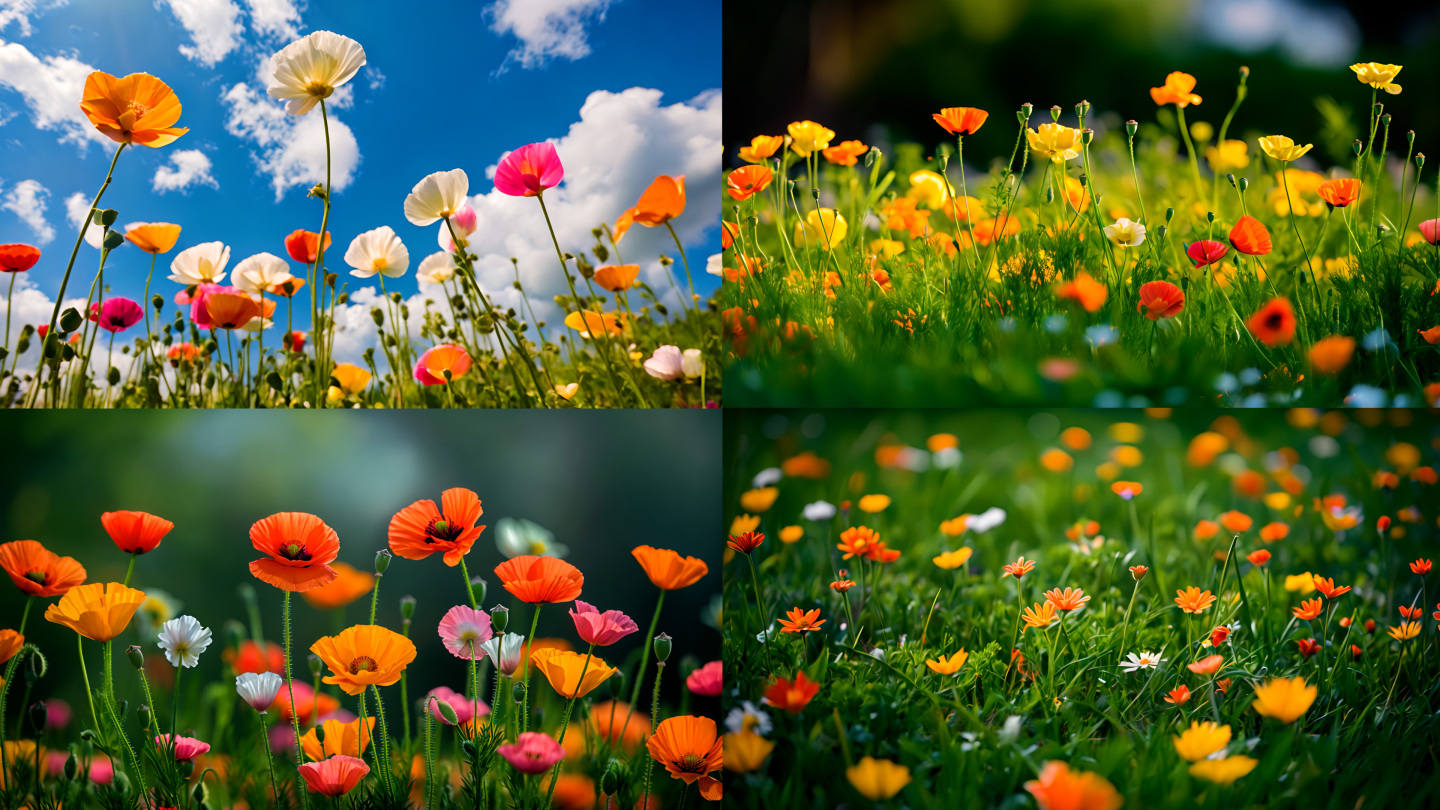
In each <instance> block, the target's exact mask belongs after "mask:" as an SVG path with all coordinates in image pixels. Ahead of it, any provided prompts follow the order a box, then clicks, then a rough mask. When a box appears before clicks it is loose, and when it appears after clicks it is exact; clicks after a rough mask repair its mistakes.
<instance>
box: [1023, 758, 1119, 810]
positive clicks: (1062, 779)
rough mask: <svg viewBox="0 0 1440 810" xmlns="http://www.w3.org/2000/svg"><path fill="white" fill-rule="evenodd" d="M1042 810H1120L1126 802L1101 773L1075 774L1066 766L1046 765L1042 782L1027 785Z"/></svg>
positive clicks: (1062, 764) (1042, 772) (1038, 780)
mask: <svg viewBox="0 0 1440 810" xmlns="http://www.w3.org/2000/svg"><path fill="white" fill-rule="evenodd" d="M1025 789H1026V790H1028V791H1029V792H1030V795H1031V796H1034V797H1035V804H1036V805H1038V806H1039V807H1040V810H1119V808H1120V805H1122V804H1124V803H1125V799H1124V798H1123V797H1122V796H1121V795H1120V792H1119V791H1117V790H1116V789H1115V786H1114V785H1112V784H1110V782H1108V781H1107V780H1106V779H1105V777H1103V776H1101V775H1100V774H1098V773H1090V772H1088V771H1078V770H1076V771H1072V770H1070V766H1069V765H1066V764H1065V763H1063V762H1056V761H1051V762H1046V763H1045V765H1044V767H1042V768H1041V769H1040V778H1039V779H1032V780H1030V781H1029V782H1026V783H1025Z"/></svg>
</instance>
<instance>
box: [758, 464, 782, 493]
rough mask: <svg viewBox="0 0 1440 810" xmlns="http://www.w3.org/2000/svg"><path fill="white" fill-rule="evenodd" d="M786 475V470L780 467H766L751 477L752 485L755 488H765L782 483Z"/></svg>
mask: <svg viewBox="0 0 1440 810" xmlns="http://www.w3.org/2000/svg"><path fill="white" fill-rule="evenodd" d="M784 477H785V471H784V470H781V469H780V468H779V467H766V468H765V469H763V470H761V471H760V472H758V473H755V477H754V478H752V479H750V486H751V487H752V488H754V489H764V488H765V487H768V486H774V485H775V484H778V483H780V481H781V479H783V478H784Z"/></svg>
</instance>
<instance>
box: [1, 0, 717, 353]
mask: <svg viewBox="0 0 1440 810" xmlns="http://www.w3.org/2000/svg"><path fill="white" fill-rule="evenodd" d="M720 7H721V0H686V2H681V3H675V2H667V1H666V0H487V2H479V3H477V2H465V0H430V1H427V2H426V3H424V4H413V3H390V2H346V3H323V4H322V3H321V2H319V1H318V0H310V2H309V3H308V4H307V3H306V2H305V1H304V0H154V2H153V3H143V2H124V3H117V2H107V0H0V243H5V242H25V243H29V244H33V245H36V246H38V247H40V248H41V250H42V251H43V253H44V256H43V258H42V259H41V261H40V263H39V264H38V265H37V266H36V267H35V268H34V269H32V270H31V271H30V272H29V273H26V274H24V275H23V276H22V277H21V279H20V282H19V284H18V285H17V287H16V293H15V295H16V299H17V300H16V304H15V312H14V314H15V318H14V319H13V320H14V322H15V323H14V325H13V326H12V329H13V330H15V331H18V329H19V326H20V324H21V323H24V322H26V321H27V318H28V320H29V321H32V322H34V321H39V320H41V318H40V317H34V315H35V313H40V312H43V316H44V318H45V319H48V316H49V305H50V302H51V301H52V300H53V298H52V297H53V296H54V294H55V293H56V292H57V291H58V289H59V285H60V277H61V275H62V274H63V272H64V269H65V263H66V260H67V259H68V258H69V253H70V250H71V248H72V247H73V244H74V239H75V235H76V232H77V223H78V221H79V219H80V218H81V217H82V216H83V214H84V213H85V211H86V210H87V209H88V206H89V201H90V198H91V197H92V196H93V195H94V193H95V191H96V189H97V188H98V186H99V184H100V182H101V180H103V178H104V176H105V170H106V167H107V166H108V164H109V161H110V158H111V157H112V156H113V154H114V147H115V144H114V143H113V142H112V141H110V140H108V139H107V138H105V137H104V136H103V135H101V134H100V133H99V132H98V131H97V130H95V128H94V127H93V126H92V125H91V124H90V123H89V122H88V121H87V120H86V118H85V117H84V115H83V114H82V113H81V112H80V109H79V106H78V102H79V100H80V96H81V91H82V88H83V86H84V82H85V77H86V76H87V75H88V74H89V73H90V72H91V71H92V70H103V71H106V72H108V73H112V74H115V75H117V76H123V75H125V74H128V73H135V72H143V73H150V74H153V75H155V76H158V77H159V78H161V79H163V80H164V81H165V82H166V83H168V84H169V85H170V86H171V87H172V88H173V89H174V90H175V91H176V93H177V94H178V96H179V98H180V102H181V104H182V105H183V106H184V112H183V114H182V115H181V118H180V121H179V123H178V124H177V125H178V126H183V127H189V128H190V132H189V133H188V134H186V135H185V136H183V137H181V138H180V139H179V140H178V141H176V142H175V143H173V144H171V145H169V146H166V147H164V148H161V149H149V148H143V147H134V148H130V149H127V150H126V151H125V153H124V154H123V155H122V156H121V157H120V161H119V165H118V167H117V169H116V173H115V179H114V182H112V184H111V186H110V188H109V189H108V190H107V191H106V194H105V198H104V200H103V202H102V207H110V208H115V209H117V210H119V212H120V218H119V222H120V223H121V224H124V223H128V222H136V221H163V222H175V223H178V224H180V225H181V226H182V228H183V231H182V233H181V235H180V242H179V244H178V245H177V248H176V251H174V252H172V253H171V254H169V255H168V256H162V257H161V260H160V265H159V266H158V267H157V269H156V273H155V278H156V281H155V282H153V283H152V292H160V293H162V294H164V295H165V296H166V298H172V297H173V295H174V293H175V292H176V291H177V290H178V286H177V285H176V284H175V283H173V282H170V281H167V280H165V276H167V275H169V269H168V262H169V259H170V258H171V257H173V256H174V254H175V253H177V252H179V250H181V249H183V248H186V247H189V246H191V245H195V244H198V243H201V242H209V241H216V240H218V241H222V242H224V243H226V244H227V245H229V246H230V248H231V260H230V264H229V265H228V267H227V271H228V270H230V269H233V268H234V266H235V264H236V263H238V262H239V260H241V259H243V258H244V257H246V256H250V255H253V254H256V253H260V252H269V253H272V254H275V255H277V256H281V257H286V255H285V249H284V244H283V239H284V237H285V236H286V235H287V234H289V233H290V232H291V231H293V230H295V229H297V228H305V229H307V230H318V229H319V225H320V216H321V205H320V203H319V202H318V201H316V200H314V199H309V198H307V197H306V192H307V190H308V189H309V188H310V187H311V186H313V185H314V184H315V183H316V182H318V181H320V180H323V177H324V171H325V141H324V133H323V131H322V127H321V119H320V114H319V110H318V109H317V110H315V111H314V112H313V113H312V114H310V115H307V116H303V117H292V116H289V115H286V114H285V112H284V109H283V105H282V104H281V102H278V101H275V100H273V99H271V98H269V97H268V96H267V95H266V93H265V87H266V84H267V80H268V78H269V68H268V62H269V58H270V56H271V55H272V54H273V53H275V52H276V51H277V50H279V49H280V48H281V47H283V46H284V45H286V44H288V43H289V42H291V41H293V40H294V39H295V38H297V37H299V36H302V35H304V34H306V33H309V32H311V31H316V30H330V31H335V32H337V33H341V34H344V35H346V36H348V37H351V38H353V39H355V40H357V41H358V42H359V43H360V44H361V45H362V46H363V47H364V48H365V52H366V60H367V64H366V65H365V67H363V68H361V70H360V72H359V73H358V74H357V75H356V77H355V78H354V79H353V80H352V81H351V82H350V83H349V84H348V85H346V86H344V87H342V88H340V90H339V91H338V92H337V93H336V94H335V96H334V97H332V98H331V99H330V100H329V102H328V104H329V106H330V110H331V115H330V120H329V124H330V137H331V149H332V172H333V175H332V176H333V184H334V188H335V191H336V193H335V196H334V204H333V207H332V213H331V232H332V233H333V234H334V237H335V246H334V247H332V251H333V253H331V254H330V255H328V256H327V264H328V265H329V267H330V269H331V271H332V272H340V274H341V279H342V281H345V282H346V283H348V284H349V290H350V291H351V295H352V300H353V301H355V302H356V303H355V306H354V307H352V310H353V311H348V312H342V313H340V315H339V320H340V322H341V323H342V324H347V323H348V324H352V326H351V327H350V329H349V330H347V331H349V332H350V334H347V335H344V336H342V338H341V341H340V345H339V346H338V347H337V348H338V349H340V350H341V355H342V358H341V359H345V355H352V356H355V355H358V353H359V351H361V350H362V349H363V347H364V346H366V345H371V344H372V343H373V335H372V334H371V333H372V332H373V325H372V324H371V323H370V320H369V314H368V309H369V308H368V306H367V303H368V302H370V301H373V300H374V297H375V296H374V293H371V292H367V291H366V290H365V288H367V287H370V286H371V285H372V284H374V279H358V278H351V277H349V275H348V268H347V267H345V266H344V264H343V262H342V260H341V257H342V256H343V253H344V248H345V246H346V245H348V244H349V242H350V240H351V239H352V238H353V237H354V236H355V235H357V234H359V233H361V232H363V231H367V230H370V229H373V228H376V227H379V226H381V225H389V226H391V227H392V228H394V229H395V231H396V232H397V233H398V234H399V235H400V238H401V239H402V240H403V241H404V242H405V244H406V246H407V247H408V249H409V252H410V256H411V263H410V269H409V270H408V271H407V273H406V275H405V277H404V278H402V279H400V280H399V281H398V282H396V281H395V280H387V282H386V285H387V289H389V290H390V291H397V290H398V291H399V292H401V293H403V294H404V295H406V296H407V297H410V298H411V299H412V300H413V301H415V303H416V304H417V305H415V306H412V307H411V312H412V319H415V320H416V322H417V324H418V320H419V318H420V317H421V311H422V310H423V306H419V305H418V304H420V301H419V300H418V297H421V296H424V295H427V294H433V293H435V291H434V290H433V289H431V288H422V287H421V286H420V285H417V283H416V281H415V268H416V267H417V266H418V265H419V263H420V261H421V259H423V258H424V257H425V256H427V255H429V254H430V253H433V252H435V251H437V250H439V246H438V243H437V229H438V227H439V226H431V227H425V228H421V227H417V226H414V225H411V224H410V223H409V222H407V221H406V220H405V218H404V215H403V212H402V204H403V202H404V199H405V196H406V194H407V193H408V192H409V191H410V188H411V187H412V186H413V185H414V184H415V183H416V182H418V181H419V180H420V178H422V177H424V176H425V175H426V174H429V173H431V172H434V171H440V170H446V169H452V168H456V167H459V168H463V169H465V170H466V172H467V173H468V174H469V177H470V194H471V204H472V206H473V207H474V208H475V209H476V210H477V212H478V213H479V230H478V231H477V233H476V234H475V236H474V237H472V240H471V249H472V251H473V252H475V253H477V254H478V255H479V256H480V261H479V263H478V265H477V269H478V271H479V275H480V281H481V286H482V287H484V288H485V289H486V291H487V292H490V293H492V294H494V296H495V298H496V300H497V302H498V303H502V304H507V305H518V304H519V303H520V299H519V297H518V293H516V292H515V291H514V289H513V287H511V282H512V281H513V280H514V269H513V267H512V264H511V262H510V259H511V258H512V257H514V258H517V259H519V269H520V274H521V278H522V279H523V280H524V282H525V285H526V288H527V292H528V293H529V295H530V298H531V302H532V304H533V305H534V306H535V308H536V310H537V313H538V314H539V315H540V317H542V318H550V319H552V320H553V319H554V318H555V317H556V315H557V310H556V308H555V306H554V304H553V300H552V299H553V296H554V295H556V294H559V293H561V292H563V291H565V282H564V279H563V276H562V275H561V274H560V270H559V266H558V262H557V261H556V259H555V255H554V248H553V247H552V246H551V243H550V237H549V234H548V232H547V231H546V229H545V223H544V219H543V218H542V217H541V213H540V210H539V206H538V204H536V202H535V201H534V200H530V199H524V198H514V197H506V196H504V195H501V194H500V193H499V192H496V191H494V189H493V185H492V183H491V181H490V179H489V178H490V175H491V174H492V173H493V170H494V166H495V164H496V163H497V162H498V161H499V159H500V158H501V157H502V156H503V155H504V154H505V153H506V152H507V151H509V150H511V149H514V148H515V147H518V146H521V145H524V144H527V143H533V142H536V141H541V140H551V141H553V142H555V143H556V146H557V149H558V151H559V154H560V157H561V160H562V161H563V162H564V164H565V181H564V183H563V184H562V185H561V186H560V187H558V188H556V189H554V190H552V191H550V192H547V194H546V199H547V202H548V203H549V205H550V210H551V215H552V217H554V219H555V224H556V230H557V234H558V237H559V239H560V242H561V245H562V247H564V248H565V249H566V250H567V251H570V252H574V253H579V252H580V251H582V250H586V251H588V249H589V247H590V246H591V244H593V241H594V240H593V238H592V237H591V235H590V230H591V229H592V228H594V227H596V226H597V225H599V224H600V222H601V221H608V222H610V223H611V224H613V223H614V221H615V219H616V217H618V216H619V215H620V213H621V212H622V211H624V210H625V209H626V208H628V207H630V206H631V205H633V204H634V203H635V200H636V199H637V198H638V197H639V195H640V193H641V192H642V191H643V190H644V189H645V187H646V186H647V185H649V183H650V181H651V180H653V179H654V177H655V176H656V175H659V174H670V175H681V174H683V175H686V177H687V182H686V190H687V197H688V205H687V209H686V212H685V214H684V215H683V216H682V217H680V218H679V219H677V220H675V222H674V224H675V226H676V230H677V232H678V233H679V235H680V238H681V240H682V241H683V243H684V245H685V250H686V256H687V257H688V258H689V262H690V269H691V273H692V274H693V276H694V279H695V283H696V290H697V292H702V294H705V293H708V292H710V291H712V290H714V288H715V287H716V283H717V281H718V279H716V278H715V277H714V276H711V275H708V274H707V273H706V272H705V269H706V263H707V258H708V257H709V256H711V255H713V254H716V253H718V252H719V250H720V244H719V241H720V239H719V228H718V224H719V213H720V188H719V183H720V158H721V146H720V120H721V119H720V115H721V94H720V89H719V88H720ZM91 233H92V237H91V238H92V239H94V240H95V244H96V245H98V238H97V237H98V231H97V230H96V229H93V228H92V229H91ZM620 248H621V251H622V255H623V257H624V260H625V261H626V262H629V263H638V264H640V265H641V268H642V270H641V278H642V279H644V280H646V281H648V282H649V283H650V284H651V286H652V287H654V288H655V289H656V291H657V292H662V291H665V292H668V291H669V290H670V284H669V282H668V281H666V280H665V276H664V275H663V268H662V267H661V266H660V264H659V261H658V256H659V254H661V253H664V254H667V255H670V256H676V250H675V245H674V242H673V241H672V240H671V238H670V235H669V233H668V232H667V231H666V230H665V229H663V228H661V229H653V230H652V229H647V228H641V227H637V228H634V229H632V230H631V231H630V232H629V234H627V235H626V237H625V238H624V240H622V242H621V243H620ZM286 258H287V259H288V257H286ZM148 259H149V256H148V254H144V253H142V252H140V251H139V250H138V249H135V248H133V247H131V246H129V245H127V246H125V247H123V248H121V249H120V250H117V251H115V253H114V254H112V256H111V257H110V260H109V263H108V265H107V267H106V273H105V280H106V282H107V284H108V285H109V288H110V291H109V294H112V295H124V296H128V297H131V298H134V299H137V300H138V299H140V298H141V294H142V290H143V287H144V282H145V275H146V273H147V271H148V269H149V262H148ZM98 260H99V251H98V250H97V249H95V247H94V246H86V247H82V248H81V253H80V256H79V259H78V260H77V262H76V271H75V275H74V277H72V280H71V286H70V288H69V290H68V291H67V295H66V298H67V299H70V298H71V297H72V296H74V295H79V296H80V297H81V298H82V299H83V297H84V293H85V291H86V289H88V286H89V282H90V279H91V278H92V277H93V275H94V271H95V266H96V264H97V263H98ZM612 262H613V257H612ZM675 269H676V270H677V271H679V270H680V269H681V265H680V264H679V263H678V262H677V264H676V265H675ZM291 271H292V272H294V273H296V274H300V275H303V272H304V267H303V265H299V264H297V263H294V262H292V263H291ZM228 282H229V276H227V277H226V283H228ZM680 283H681V284H682V286H683V284H684V275H683V272H682V273H681V274H680ZM440 295H443V293H440ZM669 300H670V303H671V305H672V309H673V308H674V303H675V296H674V293H669ZM0 306H3V299H0ZM168 310H173V305H169V306H167V311H168ZM296 315H297V324H296V325H297V327H303V326H304V325H305V324H303V323H301V322H299V320H298V319H299V317H300V308H299V307H297V310H296ZM412 333H413V332H412ZM32 351H33V349H32Z"/></svg>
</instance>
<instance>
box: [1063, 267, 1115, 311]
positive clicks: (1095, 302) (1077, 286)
mask: <svg viewBox="0 0 1440 810" xmlns="http://www.w3.org/2000/svg"><path fill="white" fill-rule="evenodd" d="M1109 294H1110V293H1109V291H1108V290H1106V289H1105V285H1104V284H1101V283H1100V282H1098V281H1096V280H1095V279H1093V278H1091V277H1090V274H1089V273H1086V272H1084V271H1081V272H1080V273H1079V274H1078V275H1076V276H1075V280H1074V281H1067V282H1065V283H1063V284H1061V285H1060V286H1059V287H1057V288H1056V289H1055V297H1056V298H1059V299H1061V300H1062V301H1063V300H1065V299H1067V298H1069V299H1073V300H1074V301H1076V302H1077V303H1079V304H1080V306H1082V307H1084V308H1085V311H1086V312H1096V311H1098V310H1099V309H1100V307H1101V306H1103V305H1104V304H1105V299H1106V298H1107V297H1108V296H1109Z"/></svg>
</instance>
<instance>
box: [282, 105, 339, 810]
mask: <svg viewBox="0 0 1440 810" xmlns="http://www.w3.org/2000/svg"><path fill="white" fill-rule="evenodd" d="M320 108H321V109H322V110H323V109H324V108H325V107H324V102H323V101H322V102H321V107H320ZM326 144H327V145H328V144H329V138H328V136H327V138H326ZM326 151H327V153H328V151H329V150H328V148H327V150H326ZM326 166H327V169H328V166H329V161H326ZM326 213H327V214H328V213H329V203H328V202H327V203H326ZM324 245H325V240H324V239H321V240H320V246H321V249H324ZM283 593H284V596H283V597H282V602H281V605H282V607H281V613H282V614H283V616H284V622H285V688H286V689H288V690H289V693H290V725H291V727H292V728H294V730H295V778H296V780H297V781H296V784H297V785H298V784H299V783H300V782H303V781H304V778H303V777H302V776H300V766H301V765H304V764H305V749H304V747H303V746H301V745H300V712H299V711H297V710H296V706H295V682H294V680H292V679H291V677H290V592H289V591H284V592H283ZM316 697H317V698H318V697H319V695H318V694H317V695H316ZM316 711H317V712H318V709H317V710H316ZM317 719H318V718H317ZM296 792H297V793H299V794H300V806H301V807H309V806H310V798H309V797H308V796H306V795H305V793H306V791H303V790H298V791H296Z"/></svg>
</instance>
